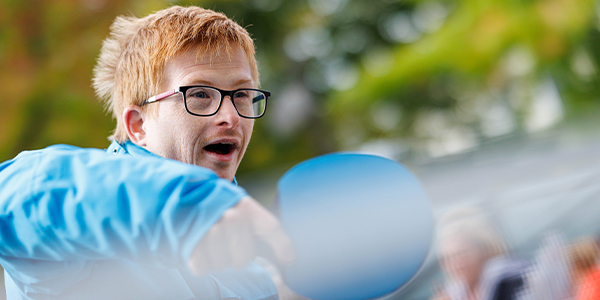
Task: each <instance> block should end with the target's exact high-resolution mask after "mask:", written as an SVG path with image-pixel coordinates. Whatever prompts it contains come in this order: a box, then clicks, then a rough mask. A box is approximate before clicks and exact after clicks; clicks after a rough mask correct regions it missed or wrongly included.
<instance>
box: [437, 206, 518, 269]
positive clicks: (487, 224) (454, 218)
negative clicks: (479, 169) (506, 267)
mask: <svg viewBox="0 0 600 300" xmlns="http://www.w3.org/2000/svg"><path fill="white" fill-rule="evenodd" d="M438 226H439V229H438V243H439V244H440V245H441V244H443V243H444V242H445V241H447V240H449V239H456V238H461V239H463V240H466V241H467V242H469V243H470V244H471V245H472V246H475V247H477V248H478V250H479V251H482V252H483V253H484V254H485V255H486V257H487V259H490V258H493V257H496V256H500V255H504V254H505V253H506V252H507V247H506V244H505V243H504V240H503V239H502V237H501V236H500V233H499V232H498V230H497V229H496V228H495V226H494V224H492V222H491V221H490V220H489V219H488V218H487V217H486V215H485V214H484V212H483V211H482V210H481V209H480V208H479V207H474V206H467V207H461V208H455V209H452V210H450V211H448V212H446V213H445V214H444V215H443V216H442V217H441V218H440V220H439V223H438Z"/></svg>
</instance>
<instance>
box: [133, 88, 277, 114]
mask: <svg viewBox="0 0 600 300" xmlns="http://www.w3.org/2000/svg"><path fill="white" fill-rule="evenodd" d="M191 88H211V89H214V90H217V91H218V92H219V94H221V100H220V101H219V106H218V107H217V109H216V110H215V112H213V113H211V114H206V115H203V114H197V113H193V112H191V111H190V110H189V109H188V105H187V98H186V96H185V94H186V92H187V90H189V89H191ZM239 91H257V92H261V93H263V94H264V95H265V108H264V110H263V112H262V113H261V114H260V115H259V116H253V117H250V116H244V115H242V114H241V113H240V111H239V110H238V108H237V107H236V106H235V101H233V95H234V94H235V93H236V92H239ZM177 93H181V96H183V105H184V106H185V110H186V111H187V112H188V114H190V115H194V116H198V117H210V116H214V115H216V114H217V113H218V112H219V110H220V109H221V106H222V105H223V99H224V98H225V96H229V100H231V103H233V107H234V108H235V111H236V112H237V113H238V115H239V116H240V117H242V118H246V119H258V118H260V117H262V116H264V115H265V112H267V102H268V101H267V99H268V98H269V97H270V96H271V92H269V91H265V90H260V89H252V88H243V89H236V90H222V89H219V88H216V87H214V86H210V85H186V86H180V87H178V88H176V89H174V90H170V91H166V92H164V93H160V94H158V95H155V96H152V97H150V98H148V100H146V101H144V103H142V105H146V104H149V103H152V102H156V101H160V100H163V99H165V98H168V97H171V96H173V95H175V94H177Z"/></svg>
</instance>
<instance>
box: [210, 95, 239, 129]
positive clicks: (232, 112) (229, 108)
mask: <svg viewBox="0 0 600 300" xmlns="http://www.w3.org/2000/svg"><path fill="white" fill-rule="evenodd" d="M215 118H216V121H217V124H218V125H219V126H227V127H235V126H237V125H238V123H239V122H240V115H239V114H238V112H237V110H236V109H235V106H234V105H233V101H231V97H230V96H225V97H223V102H222V103H221V108H219V111H218V112H217V114H216V115H215Z"/></svg>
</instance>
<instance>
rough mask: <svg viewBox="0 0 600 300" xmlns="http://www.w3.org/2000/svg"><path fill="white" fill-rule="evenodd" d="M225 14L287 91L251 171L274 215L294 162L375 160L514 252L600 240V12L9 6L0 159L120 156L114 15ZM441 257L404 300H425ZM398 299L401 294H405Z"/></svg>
mask: <svg viewBox="0 0 600 300" xmlns="http://www.w3.org/2000/svg"><path fill="white" fill-rule="evenodd" d="M173 4H177V5H199V6H202V7H205V8H210V9H213V10H216V11H221V12H223V13H225V14H226V15H227V16H229V17H230V18H232V19H234V20H236V21H237V22H239V23H240V24H242V26H244V27H246V28H247V30H248V31H249V32H250V33H251V35H252V37H253V38H254V39H255V43H256V48H257V58H258V61H259V69H260V73H261V82H262V88H264V89H267V90H270V91H272V92H273V95H274V96H273V97H272V98H271V99H272V100H271V99H270V102H269V105H268V109H267V115H266V116H265V117H264V118H263V119H260V120H258V121H257V122H256V125H255V132H254V134H253V139H252V142H251V143H250V147H249V149H248V151H247V153H246V156H245V158H244V161H243V162H242V165H241V166H240V169H239V172H238V179H239V181H240V184H241V185H242V186H244V187H245V188H247V189H248V191H249V192H250V193H251V194H252V195H254V196H255V197H256V198H258V199H260V200H261V201H262V202H263V203H264V204H265V205H270V203H271V202H272V201H273V199H274V195H275V184H276V180H277V178H279V176H281V175H282V174H283V173H284V172H285V171H286V170H287V169H289V168H290V167H291V166H293V165H294V164H296V163H298V162H300V161H302V160H304V159H308V158H311V157H314V156H317V155H320V154H324V153H329V152H334V151H361V152H368V153H376V154H379V155H383V156H386V157H389V158H392V159H395V160H398V161H400V162H402V163H404V164H406V165H407V166H409V168H411V169H412V170H413V172H415V174H417V176H418V177H419V178H420V179H421V180H422V182H423V185H424V186H425V188H426V191H427V192H428V194H429V196H430V200H431V204H432V208H433V210H434V214H435V215H436V216H441V215H443V214H444V213H445V212H446V211H447V210H450V209H453V208H456V207H460V206H466V205H476V206H478V207H479V208H482V209H481V211H482V213H483V214H485V215H486V216H488V217H490V218H491V219H493V220H494V221H495V222H496V224H497V227H499V228H500V231H501V232H502V233H503V235H504V237H505V238H506V240H507V243H508V247H509V248H510V250H511V251H512V252H513V253H515V254H519V255H522V256H525V257H527V256H531V255H532V254H531V253H533V249H535V248H536V247H537V245H538V243H539V242H540V238H541V236H542V235H543V233H545V232H549V231H559V232H560V234H561V235H563V236H564V237H565V239H566V240H567V241H569V240H570V239H573V238H575V237H577V236H581V235H596V234H597V233H598V232H600V222H598V217H597V216H600V208H599V207H600V202H599V201H600V200H599V199H598V196H599V195H600V193H599V191H598V188H597V187H595V185H597V182H598V179H599V178H600V177H599V176H598V174H600V158H599V155H598V153H600V152H599V151H600V130H598V129H599V127H600V124H598V123H599V122H598V118H597V115H598V113H599V112H600V77H599V76H598V72H599V67H600V65H599V64H598V62H600V18H599V15H600V1H596V0H422V1H421V0H405V1H396V0H248V1H238V0H221V1H208V0H207V1H201V0H196V1H164V0H143V1H142V0H127V1H116V0H44V1H42V0H37V1H36V0H1V1H0V95H2V96H1V100H0V161H4V160H7V159H10V158H12V157H13V156H15V155H16V154H18V153H19V152H20V151H23V150H27V149H37V148H42V147H46V146H49V145H52V144H56V143H65V144H72V145H77V146H81V147H96V148H106V147H107V146H108V145H109V142H108V140H107V137H108V136H109V135H110V133H111V131H112V129H113V127H114V124H115V122H114V120H111V118H110V116H109V115H108V114H107V113H105V111H104V109H103V107H102V104H101V103H100V102H99V101H97V100H96V97H95V96H94V92H93V89H92V88H91V77H92V69H93V67H94V64H95V59H96V57H97V56H98V54H99V50H100V47H101V44H102V40H103V39H104V38H105V37H106V36H107V35H108V32H109V27H110V24H111V23H112V21H113V20H114V18H115V17H116V16H117V15H123V14H124V15H135V16H138V17H141V16H145V15H147V14H149V13H152V12H154V11H157V10H160V9H162V8H165V7H168V6H170V5H173ZM435 255H436V250H435V248H434V249H432V252H431V253H430V261H429V262H428V263H426V265H425V266H424V269H423V270H422V272H421V274H420V275H419V277H418V278H417V280H415V281H414V282H413V284H412V285H411V286H410V287H408V288H407V289H406V290H405V291H404V292H403V293H404V294H403V295H401V296H402V297H403V299H410V298H411V297H412V298H414V299H424V298H427V297H429V295H430V294H431V288H430V287H431V282H433V281H435V280H439V279H440V278H441V276H442V275H441V272H440V271H439V266H438V264H437V263H436V262H435ZM398 297H400V296H398Z"/></svg>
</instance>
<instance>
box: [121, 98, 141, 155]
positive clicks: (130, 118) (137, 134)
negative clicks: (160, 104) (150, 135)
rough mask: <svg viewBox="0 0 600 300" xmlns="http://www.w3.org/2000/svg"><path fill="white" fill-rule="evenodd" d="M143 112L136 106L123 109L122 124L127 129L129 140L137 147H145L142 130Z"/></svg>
mask: <svg viewBox="0 0 600 300" xmlns="http://www.w3.org/2000/svg"><path fill="white" fill-rule="evenodd" d="M145 117H146V116H145V115H144V111H143V110H142V108H141V107H139V106H137V105H132V106H130V107H127V108H125V110H124V111H123V123H124V124H125V128H126V129H127V136H128V137H129V140H130V141H131V142H133V143H134V144H136V145H138V146H142V147H144V146H146V131H145V130H144V126H143V125H144V119H145Z"/></svg>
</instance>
